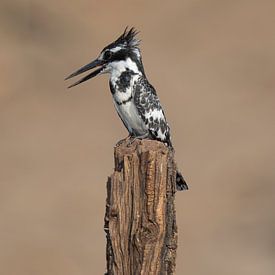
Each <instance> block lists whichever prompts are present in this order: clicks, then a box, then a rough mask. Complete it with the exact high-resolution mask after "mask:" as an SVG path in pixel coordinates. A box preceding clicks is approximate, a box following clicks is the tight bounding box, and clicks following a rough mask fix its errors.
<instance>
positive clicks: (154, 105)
mask: <svg viewBox="0 0 275 275" xmlns="http://www.w3.org/2000/svg"><path fill="white" fill-rule="evenodd" d="M134 103H135V106H136V108H137V110H138V113H139V115H140V116H141V118H142V120H143V121H144V122H145V125H146V126H147V128H148V130H149V133H150V136H151V137H152V138H153V139H157V140H160V141H162V142H165V143H167V145H169V146H170V145H171V140H170V128H169V126H168V124H167V122H166V118H165V115H164V112H163V110H162V107H161V105H160V101H159V99H158V97H157V94H156V91H155V89H154V87H153V86H152V85H151V84H150V83H149V82H148V81H147V79H145V78H143V77H141V78H139V80H138V81H137V83H136V85H135V87H134Z"/></svg>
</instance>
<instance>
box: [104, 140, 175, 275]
mask: <svg viewBox="0 0 275 275" xmlns="http://www.w3.org/2000/svg"><path fill="white" fill-rule="evenodd" d="M114 157H115V171H114V173H113V174H112V175H111V177H109V179H108V182H107V201H106V214H105V232H106V238H107V246H106V259H107V273H106V274H108V275H132V274H143V275H148V274H154V275H155V274H174V273H175V265H176V264H175V259H176V249H177V225H176V214H175V204H174V200H175V178H176V163H175V161H174V152H173V150H172V149H171V148H168V147H167V146H165V145H164V144H163V143H161V142H158V141H152V140H136V141H134V142H133V143H132V144H131V145H129V144H127V142H125V141H124V142H122V143H120V144H119V145H117V146H116V147H115V152H114Z"/></svg>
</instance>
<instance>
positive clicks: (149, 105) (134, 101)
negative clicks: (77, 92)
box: [66, 28, 188, 190]
mask: <svg viewBox="0 0 275 275" xmlns="http://www.w3.org/2000/svg"><path fill="white" fill-rule="evenodd" d="M136 35H137V32H136V31H135V30H134V28H131V29H130V30H129V31H128V30H127V28H126V30H125V31H124V33H123V34H122V35H121V36H120V37H119V38H118V39H117V40H115V41H114V42H113V43H111V44H109V45H108V46H106V47H105V48H104V49H103V50H102V51H101V53H100V55H99V56H98V58H97V59H96V60H94V61H92V62H91V63H89V64H87V65H86V66H84V67H82V68H81V69H79V70H78V71H76V72H75V73H73V74H71V75H70V76H68V77H67V78H66V79H68V78H71V77H74V76H76V75H78V74H81V73H83V72H86V71H88V70H90V69H93V68H95V67H99V68H98V69H96V70H94V71H93V72H92V73H90V74H88V75H87V76H85V77H84V78H82V79H80V80H79V81H77V82H76V83H75V84H73V85H71V86H70V87H73V86H75V85H78V84H80V83H82V82H84V81H86V80H88V79H90V78H92V77H94V76H96V75H99V74H104V73H109V74H110V79H109V85H110V90H111V93H112V96H113V101H114V105H115V108H116V111H117V113H118V115H119V117H120V118H121V120H122V122H123V124H124V125H125V127H126V128H127V130H128V132H129V135H130V136H131V137H133V138H140V139H143V138H150V139H156V140H159V141H162V142H164V143H165V144H167V145H168V146H172V143H171V137H170V128H169V126H168V123H167V121H166V118H165V115H164V111H163V109H162V107H161V104H160V101H159V99H158V96H157V93H156V91H155V89H154V87H153V86H152V85H151V84H150V83H149V81H148V80H147V78H146V75H145V72H144V68H143V64H142V58H141V53H140V49H139V42H140V41H139V40H138V39H137V37H136ZM176 183H177V189H178V190H185V189H188V186H187V184H186V182H185V180H184V179H183V177H182V175H181V173H180V172H177V178H176Z"/></svg>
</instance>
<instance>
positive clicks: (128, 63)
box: [106, 57, 141, 81]
mask: <svg viewBox="0 0 275 275" xmlns="http://www.w3.org/2000/svg"><path fill="white" fill-rule="evenodd" d="M127 69H129V70H131V71H132V72H134V73H136V74H141V73H140V71H139V70H138V67H137V64H136V63H135V62H134V61H133V60H132V59H131V58H129V57H128V58H127V59H126V60H121V61H114V62H111V63H110V64H109V65H108V67H107V68H106V72H108V73H110V80H111V81H115V80H116V79H117V78H118V77H119V76H120V75H121V73H123V72H125V71H126V70H127Z"/></svg>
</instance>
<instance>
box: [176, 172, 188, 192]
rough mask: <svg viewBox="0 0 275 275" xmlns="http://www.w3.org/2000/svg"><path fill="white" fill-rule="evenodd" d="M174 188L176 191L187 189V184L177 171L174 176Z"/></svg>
mask: <svg viewBox="0 0 275 275" xmlns="http://www.w3.org/2000/svg"><path fill="white" fill-rule="evenodd" d="M176 188H177V190H178V191H183V190H188V185H187V183H186V182H185V180H184V178H183V176H182V174H181V173H180V172H179V171H177V176H176Z"/></svg>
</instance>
